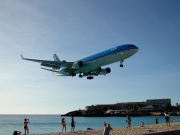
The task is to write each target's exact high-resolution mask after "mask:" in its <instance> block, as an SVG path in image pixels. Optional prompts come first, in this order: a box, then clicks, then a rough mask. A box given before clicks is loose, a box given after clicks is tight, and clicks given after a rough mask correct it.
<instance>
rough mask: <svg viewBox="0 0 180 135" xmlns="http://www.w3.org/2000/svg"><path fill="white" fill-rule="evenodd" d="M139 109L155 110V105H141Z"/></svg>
mask: <svg viewBox="0 0 180 135" xmlns="http://www.w3.org/2000/svg"><path fill="white" fill-rule="evenodd" d="M139 110H140V111H153V110H154V107H153V106H152V105H148V106H146V107H140V108H139Z"/></svg>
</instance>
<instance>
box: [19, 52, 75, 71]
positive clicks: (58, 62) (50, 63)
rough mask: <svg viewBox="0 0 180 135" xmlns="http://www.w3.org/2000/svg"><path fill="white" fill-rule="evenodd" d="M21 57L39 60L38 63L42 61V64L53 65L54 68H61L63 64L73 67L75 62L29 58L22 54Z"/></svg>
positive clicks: (34, 60)
mask: <svg viewBox="0 0 180 135" xmlns="http://www.w3.org/2000/svg"><path fill="white" fill-rule="evenodd" d="M21 58H22V60H28V61H33V62H38V63H41V66H45V67H51V68H54V69H59V68H60V67H62V66H64V67H71V66H72V65H73V63H74V62H65V61H49V60H38V59H29V58H24V57H23V56H22V55H21Z"/></svg>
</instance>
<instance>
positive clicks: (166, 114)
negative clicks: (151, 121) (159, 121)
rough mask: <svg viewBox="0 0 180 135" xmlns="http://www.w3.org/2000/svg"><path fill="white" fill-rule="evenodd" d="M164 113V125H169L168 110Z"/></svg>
mask: <svg viewBox="0 0 180 135" xmlns="http://www.w3.org/2000/svg"><path fill="white" fill-rule="evenodd" d="M164 115H165V120H166V125H167V126H170V122H169V113H168V112H165V113H164Z"/></svg>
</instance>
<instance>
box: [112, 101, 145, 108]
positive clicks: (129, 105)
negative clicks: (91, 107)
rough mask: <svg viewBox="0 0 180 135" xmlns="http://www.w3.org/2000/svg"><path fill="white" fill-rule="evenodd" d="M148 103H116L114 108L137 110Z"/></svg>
mask: <svg viewBox="0 0 180 135" xmlns="http://www.w3.org/2000/svg"><path fill="white" fill-rule="evenodd" d="M145 105H146V102H122V103H116V104H114V107H115V108H116V109H132V108H137V109H139V107H142V106H145Z"/></svg>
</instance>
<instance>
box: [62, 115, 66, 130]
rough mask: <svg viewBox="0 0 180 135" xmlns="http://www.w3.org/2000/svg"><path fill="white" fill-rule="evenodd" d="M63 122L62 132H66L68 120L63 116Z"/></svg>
mask: <svg viewBox="0 0 180 135" xmlns="http://www.w3.org/2000/svg"><path fill="white" fill-rule="evenodd" d="M61 124H62V132H63V130H64V131H65V132H66V120H65V118H62V121H61Z"/></svg>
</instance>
